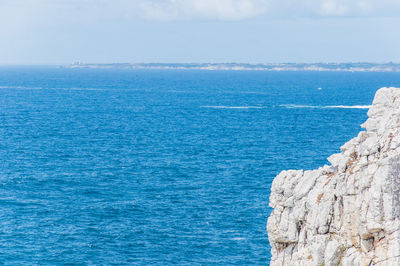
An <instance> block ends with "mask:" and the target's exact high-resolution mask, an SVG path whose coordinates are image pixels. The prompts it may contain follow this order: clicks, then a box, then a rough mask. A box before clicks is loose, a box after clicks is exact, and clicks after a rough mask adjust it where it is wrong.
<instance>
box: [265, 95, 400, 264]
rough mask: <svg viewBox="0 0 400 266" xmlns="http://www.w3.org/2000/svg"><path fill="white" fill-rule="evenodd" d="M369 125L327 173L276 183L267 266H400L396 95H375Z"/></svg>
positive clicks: (290, 175)
mask: <svg viewBox="0 0 400 266" xmlns="http://www.w3.org/2000/svg"><path fill="white" fill-rule="evenodd" d="M368 117H369V118H368V120H367V121H366V122H365V123H364V124H363V125H362V127H364V128H365V129H366V131H361V132H360V133H359V134H358V136H357V137H356V138H354V139H352V140H350V141H349V142H347V143H346V144H344V145H343V146H342V147H341V148H340V149H341V153H338V154H334V155H332V156H331V157H329V158H328V161H329V162H330V163H331V165H326V166H324V167H321V168H319V169H318V170H313V171H302V170H298V171H295V170H289V171H283V172H281V173H280V174H279V175H278V176H277V177H276V178H275V180H274V181H273V184H272V189H271V190H272V191H271V197H270V206H271V207H272V208H274V210H273V212H272V214H271V216H270V217H269V219H268V226H267V229H268V236H269V241H270V243H271V246H272V260H271V265H324V266H327V265H400V89H398V88H382V89H380V90H378V91H377V93H376V95H375V99H374V101H373V104H372V106H371V108H370V109H369V111H368Z"/></svg>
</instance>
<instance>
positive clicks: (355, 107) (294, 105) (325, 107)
mask: <svg viewBox="0 0 400 266" xmlns="http://www.w3.org/2000/svg"><path fill="white" fill-rule="evenodd" d="M280 106H281V107H286V108H316V109H334V108H335V109H369V108H370V107H371V105H326V106H318V105H296V104H283V105H280Z"/></svg>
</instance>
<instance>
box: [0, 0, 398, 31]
mask: <svg viewBox="0 0 400 266" xmlns="http://www.w3.org/2000/svg"><path fill="white" fill-rule="evenodd" d="M399 14H400V0H0V29H1V27H2V26H3V27H5V25H6V24H7V25H11V24H13V23H15V24H18V22H20V25H25V24H26V23H27V22H26V21H30V22H32V23H34V24H37V23H53V24H54V23H55V24H57V23H69V22H82V21H93V22H95V21H97V20H99V19H100V20H104V19H110V20H141V19H145V20H156V21H160V20H161V21H165V20H169V21H170V20H226V21H234V20H245V19H250V18H255V17H264V18H268V17H283V18H296V17H327V16H328V17H342V16H347V17H352V16H353V17H363V16H364V17H377V16H391V17H399ZM8 28H10V27H8Z"/></svg>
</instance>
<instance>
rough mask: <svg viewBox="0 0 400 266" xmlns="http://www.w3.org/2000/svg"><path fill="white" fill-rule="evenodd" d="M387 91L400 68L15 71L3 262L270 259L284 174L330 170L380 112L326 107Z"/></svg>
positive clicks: (4, 143)
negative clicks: (330, 162)
mask: <svg viewBox="0 0 400 266" xmlns="http://www.w3.org/2000/svg"><path fill="white" fill-rule="evenodd" d="M382 86H400V74H399V73H350V72H257V71H243V72H241V71H199V70H196V71H189V70H179V71H178V70H169V71H166V70H164V71H161V70H100V69H62V68H55V67H2V68H0V138H1V141H0V263H1V264H19V265H27V264H40V265H46V264H49V265H63V264H79V265H80V264H82V265H86V264H89V265H90V264H95V265H98V264H100V265H110V264H116V265H120V264H140V265H148V264H157V265H165V264H179V265H198V264H201V265H210V264H248V265H266V264H268V262H269V258H270V247H269V243H268V237H267V233H266V221H267V217H268V215H269V213H270V211H271V209H270V208H269V207H268V197H269V193H270V186H271V182H272V180H273V178H274V177H275V175H277V174H278V173H279V172H280V171H281V170H284V169H291V168H293V169H300V168H304V169H312V168H316V167H319V166H322V165H323V164H325V163H327V162H326V157H328V156H329V155H330V154H332V153H335V152H338V151H339V147H340V146H341V145H342V144H343V143H345V142H346V141H347V140H349V139H350V138H352V137H355V136H356V134H357V133H358V131H359V130H360V127H359V125H360V124H361V123H362V122H363V121H364V120H365V119H366V117H367V116H366V112H367V109H359V108H340V107H335V108H323V107H324V106H338V105H340V106H354V105H369V104H371V101H372V99H373V95H374V93H375V91H376V90H377V89H378V88H379V87H382ZM318 88H322V89H321V90H319V89H318ZM305 106H313V107H317V108H309V107H305ZM233 107H235V108H233Z"/></svg>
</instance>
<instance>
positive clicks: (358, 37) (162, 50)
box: [0, 0, 400, 65]
mask: <svg viewBox="0 0 400 266" xmlns="http://www.w3.org/2000/svg"><path fill="white" fill-rule="evenodd" d="M399 14H400V1H399V0H303V1H301V0H297V1H296V0H280V1H278V0H0V36H1V39H0V40H1V41H0V64H2V65H4V64H65V63H66V64H68V63H70V62H72V61H76V60H80V61H83V62H104V63H110V62H250V63H269V62H349V61H352V62H356V61H369V62H387V61H394V62H400V49H399V47H400V15H399Z"/></svg>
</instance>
